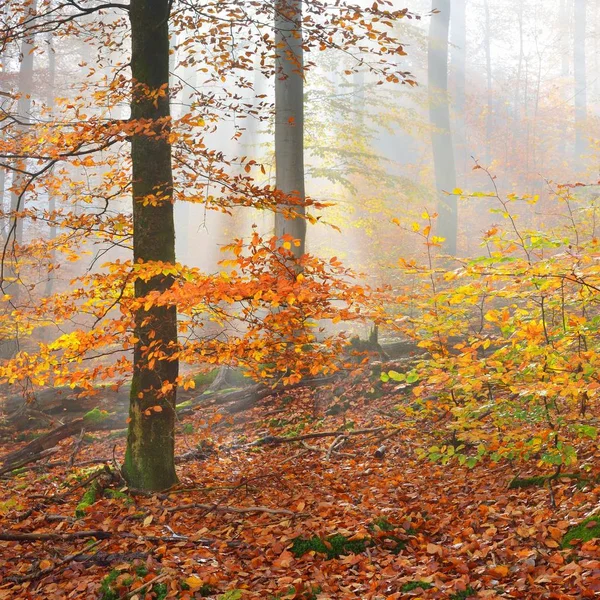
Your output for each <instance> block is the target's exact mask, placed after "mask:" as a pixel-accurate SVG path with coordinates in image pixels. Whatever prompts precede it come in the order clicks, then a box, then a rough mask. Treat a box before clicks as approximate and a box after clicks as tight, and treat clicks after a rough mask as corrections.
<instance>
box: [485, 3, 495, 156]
mask: <svg viewBox="0 0 600 600" xmlns="http://www.w3.org/2000/svg"><path fill="white" fill-rule="evenodd" d="M483 8H484V11H485V41H484V43H485V70H486V78H487V86H486V95H487V114H486V117H485V162H486V166H489V165H490V163H491V162H492V130H493V127H494V104H493V96H492V49H491V40H490V38H491V34H492V26H491V23H490V5H489V2H488V0H484V2H483Z"/></svg>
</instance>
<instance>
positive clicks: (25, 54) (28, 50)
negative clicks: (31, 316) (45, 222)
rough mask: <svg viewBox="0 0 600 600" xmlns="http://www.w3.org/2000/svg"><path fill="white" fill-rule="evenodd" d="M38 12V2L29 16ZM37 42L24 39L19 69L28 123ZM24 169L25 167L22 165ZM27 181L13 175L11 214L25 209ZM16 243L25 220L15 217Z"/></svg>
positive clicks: (20, 109)
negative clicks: (25, 186) (24, 196)
mask: <svg viewBox="0 0 600 600" xmlns="http://www.w3.org/2000/svg"><path fill="white" fill-rule="evenodd" d="M36 12H37V1H34V2H32V4H31V6H30V8H29V14H30V15H35V13H36ZM34 44H35V40H34V38H33V36H31V37H26V38H23V41H22V42H21V65H20V67H19V101H18V103H17V113H18V115H19V119H20V120H21V121H22V122H24V123H27V122H28V121H29V120H30V118H31V94H32V93H33V59H34V50H35V47H34ZM20 167H21V168H22V167H24V165H20ZM24 185H25V181H24V178H23V176H20V175H19V174H18V173H17V172H16V171H15V172H14V174H13V182H12V194H11V212H15V211H20V210H23V208H24V198H23V186H24ZM12 218H13V226H14V238H13V239H14V241H15V242H16V243H17V244H21V243H22V241H23V220H22V219H19V218H17V217H16V216H14V215H13V217H12Z"/></svg>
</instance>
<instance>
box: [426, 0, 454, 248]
mask: <svg viewBox="0 0 600 600" xmlns="http://www.w3.org/2000/svg"><path fill="white" fill-rule="evenodd" d="M432 8H433V9H437V10H438V12H436V13H434V14H433V15H432V17H431V24H430V28H429V49H428V80H429V118H430V121H431V125H432V134H431V141H432V146H433V160H434V163H435V183H436V188H437V192H438V213H439V217H438V218H439V228H438V233H439V235H440V236H441V237H443V238H445V239H446V241H445V243H444V249H445V251H446V252H447V253H448V254H456V238H457V226H458V207H457V202H456V197H455V196H451V195H450V196H448V195H446V194H445V193H444V192H448V193H450V194H452V191H453V190H454V188H455V187H456V169H455V166H454V149H453V147H452V130H451V128H450V108H449V103H448V30H449V27H450V0H433V3H432Z"/></svg>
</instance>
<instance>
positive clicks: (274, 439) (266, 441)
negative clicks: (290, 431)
mask: <svg viewBox="0 0 600 600" xmlns="http://www.w3.org/2000/svg"><path fill="white" fill-rule="evenodd" d="M384 429H385V427H373V428H371V429H354V430H352V429H349V430H347V431H339V430H338V431H317V432H315V433H305V434H304V435H295V436H293V437H279V436H275V435H268V436H265V437H263V438H259V439H258V440H255V441H254V442H250V443H249V444H246V445H245V446H244V447H245V448H250V447H252V446H267V445H276V444H286V443H290V442H301V441H303V440H316V439H319V438H326V437H338V436H340V435H342V436H344V437H346V436H352V435H368V434H370V433H379V432H380V431H383V430H384Z"/></svg>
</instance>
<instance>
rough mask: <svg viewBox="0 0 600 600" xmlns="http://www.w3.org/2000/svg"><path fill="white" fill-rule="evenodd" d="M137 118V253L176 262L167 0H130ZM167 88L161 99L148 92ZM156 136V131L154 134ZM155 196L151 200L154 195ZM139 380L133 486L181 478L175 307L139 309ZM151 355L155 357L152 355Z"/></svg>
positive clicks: (133, 405)
mask: <svg viewBox="0 0 600 600" xmlns="http://www.w3.org/2000/svg"><path fill="white" fill-rule="evenodd" d="M129 6H130V9H129V15H130V20H131V38H132V52H131V71H132V77H133V83H134V89H133V97H132V102H131V117H132V120H133V121H134V122H138V123H140V124H144V125H145V132H147V133H148V134H146V133H145V132H144V131H142V132H140V133H136V134H135V135H133V136H132V140H131V158H132V165H133V229H134V233H133V255H134V260H135V262H136V263H139V262H153V261H163V262H166V263H173V262H175V226H174V221H173V174H172V169H171V146H170V144H169V141H168V139H167V136H168V133H169V129H170V116H169V96H168V87H169V26H168V20H169V9H170V2H169V0H132V1H131V3H130V4H129ZM157 90H163V91H164V92H165V93H161V94H160V95H159V97H158V99H157V100H154V99H153V98H152V97H150V95H149V92H150V93H152V92H156V91H157ZM149 134H153V135H149ZM150 198H151V199H152V202H151V203H148V202H147V200H148V199H150ZM171 284H172V278H171V277H170V276H164V275H162V274H161V275H157V276H155V277H152V278H150V279H148V280H144V279H141V278H139V279H137V280H136V281H135V295H136V297H137V298H143V297H145V296H146V295H147V294H148V293H150V292H153V291H158V292H160V291H163V290H165V289H167V288H169V287H170V285H171ZM136 338H137V340H138V341H137V342H136V344H135V348H134V365H133V380H132V384H131V396H130V408H129V418H130V419H131V420H130V422H129V431H128V436H127V452H126V454H125V464H124V467H123V471H124V475H125V477H126V479H127V481H128V483H129V485H131V486H132V487H134V488H139V489H144V490H161V489H166V488H168V487H170V486H172V485H173V484H174V483H176V482H177V475H176V473H175V463H174V443H175V439H174V424H175V396H176V379H177V375H178V362H177V360H176V358H175V357H174V356H173V354H174V353H175V350H176V347H177V311H176V307H175V306H169V307H150V308H149V309H148V310H144V309H140V310H139V311H138V312H137V314H136ZM151 354H152V355H153V356H151Z"/></svg>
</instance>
